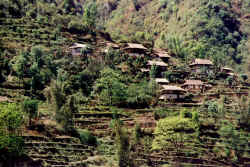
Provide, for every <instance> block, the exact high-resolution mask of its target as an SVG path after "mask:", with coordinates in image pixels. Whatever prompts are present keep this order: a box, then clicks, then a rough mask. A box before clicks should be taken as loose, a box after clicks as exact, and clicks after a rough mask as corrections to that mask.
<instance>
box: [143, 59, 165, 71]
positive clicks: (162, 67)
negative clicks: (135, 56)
mask: <svg viewBox="0 0 250 167" xmlns="http://www.w3.org/2000/svg"><path fill="white" fill-rule="evenodd" d="M154 65H155V66H157V67H159V68H160V70H161V71H166V70H167V67H168V65H167V64H166V63H164V62H163V61H161V60H149V61H148V63H147V66H148V69H151V67H152V66H154Z"/></svg>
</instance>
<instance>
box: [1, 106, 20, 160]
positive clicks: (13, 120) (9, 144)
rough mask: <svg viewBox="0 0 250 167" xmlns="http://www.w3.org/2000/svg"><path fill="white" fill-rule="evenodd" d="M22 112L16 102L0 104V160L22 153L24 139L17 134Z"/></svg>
mask: <svg viewBox="0 0 250 167" xmlns="http://www.w3.org/2000/svg"><path fill="white" fill-rule="evenodd" d="M22 124H23V113H22V112H21V111H20V107H19V106H17V105H16V104H14V103H13V104H8V105H0V161H1V162H4V161H6V159H8V158H14V157H18V156H21V155H22V154H23V145H24V141H23V139H22V137H21V136H19V134H20V133H19V132H20V131H19V130H20V129H19V128H20V127H21V125H22Z"/></svg>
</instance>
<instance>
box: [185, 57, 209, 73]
mask: <svg viewBox="0 0 250 167" xmlns="http://www.w3.org/2000/svg"><path fill="white" fill-rule="evenodd" d="M189 66H190V68H191V71H192V72H193V73H197V74H211V73H213V62H212V61H210V60H207V59H195V60H194V61H193V62H192V63H191V64H190V65H189Z"/></svg>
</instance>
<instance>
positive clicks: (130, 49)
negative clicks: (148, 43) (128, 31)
mask: <svg viewBox="0 0 250 167" xmlns="http://www.w3.org/2000/svg"><path fill="white" fill-rule="evenodd" d="M123 50H124V51H125V52H126V53H128V55H129V56H132V57H144V55H145V54H146V52H147V50H148V49H147V48H146V47H145V46H143V45H142V44H137V43H127V46H126V47H125V48H124V49H123Z"/></svg>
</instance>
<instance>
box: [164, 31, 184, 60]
mask: <svg viewBox="0 0 250 167" xmlns="http://www.w3.org/2000/svg"><path fill="white" fill-rule="evenodd" d="M166 42H167V45H168V49H169V50H170V52H171V53H172V54H174V55H176V56H178V57H180V58H185V57H186V54H187V49H186V47H185V46H184V43H183V40H182V39H181V38H180V37H178V36H176V35H171V36H168V37H167V41H166Z"/></svg>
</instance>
